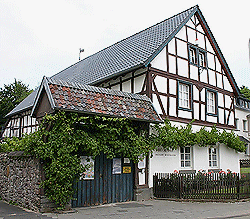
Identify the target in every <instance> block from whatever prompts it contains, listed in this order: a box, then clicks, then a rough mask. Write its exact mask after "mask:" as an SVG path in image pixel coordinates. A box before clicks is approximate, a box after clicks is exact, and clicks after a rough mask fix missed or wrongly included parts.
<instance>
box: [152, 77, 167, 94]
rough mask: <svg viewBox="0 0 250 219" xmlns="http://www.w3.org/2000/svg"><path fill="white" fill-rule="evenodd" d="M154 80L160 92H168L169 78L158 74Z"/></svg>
mask: <svg viewBox="0 0 250 219" xmlns="http://www.w3.org/2000/svg"><path fill="white" fill-rule="evenodd" d="M154 82H155V85H156V87H157V90H158V91H159V92H161V93H167V78H164V77H161V76H156V77H155V79H154Z"/></svg>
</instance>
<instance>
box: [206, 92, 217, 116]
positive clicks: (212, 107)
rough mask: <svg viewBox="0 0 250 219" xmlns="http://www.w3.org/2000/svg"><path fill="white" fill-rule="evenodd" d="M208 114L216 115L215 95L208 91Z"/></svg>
mask: <svg viewBox="0 0 250 219" xmlns="http://www.w3.org/2000/svg"><path fill="white" fill-rule="evenodd" d="M207 112H208V113H212V114H215V113H216V99H215V93H214V92H212V91H207Z"/></svg>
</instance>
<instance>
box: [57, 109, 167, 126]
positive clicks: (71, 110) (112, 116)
mask: <svg viewBox="0 0 250 219" xmlns="http://www.w3.org/2000/svg"><path fill="white" fill-rule="evenodd" d="M54 110H58V111H60V110H62V111H65V112H72V113H80V114H87V115H99V116H104V117H110V118H124V119H126V118H127V117H123V116H117V115H107V114H102V113H98V112H89V111H79V110H74V109H64V108H61V107H55V108H54ZM159 118H160V119H161V117H159ZM128 119H129V120H133V121H139V122H149V123H162V122H163V121H162V120H159V121H155V120H147V119H139V118H133V117H129V118H128Z"/></svg>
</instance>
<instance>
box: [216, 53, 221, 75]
mask: <svg viewBox="0 0 250 219" xmlns="http://www.w3.org/2000/svg"><path fill="white" fill-rule="evenodd" d="M215 64H216V71H218V72H221V64H220V62H219V59H218V58H217V56H216V57H215Z"/></svg>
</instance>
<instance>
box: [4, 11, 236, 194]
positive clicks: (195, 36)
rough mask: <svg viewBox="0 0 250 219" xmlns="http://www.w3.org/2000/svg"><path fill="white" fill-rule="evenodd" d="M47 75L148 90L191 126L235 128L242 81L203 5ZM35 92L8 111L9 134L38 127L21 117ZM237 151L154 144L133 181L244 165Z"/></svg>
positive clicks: (163, 111)
mask: <svg viewBox="0 0 250 219" xmlns="http://www.w3.org/2000/svg"><path fill="white" fill-rule="evenodd" d="M50 79H51V80H57V81H65V82H69V83H78V84H86V85H92V86H96V87H102V88H106V89H111V90H118V91H122V92H128V93H133V94H140V95H146V96H147V97H149V98H150V99H151V101H152V102H153V105H154V107H155V109H156V110H157V112H158V114H160V116H161V117H162V119H165V118H168V119H169V120H170V121H171V122H172V123H173V124H174V125H177V126H179V125H184V124H187V123H189V122H191V121H192V120H194V122H193V129H194V130H199V129H200V128H201V127H203V126H207V127H208V128H209V127H212V126H213V125H216V126H217V127H218V128H219V129H226V130H233V129H235V125H236V123H235V121H236V120H235V116H236V114H235V101H236V97H237V96H238V95H239V89H238V87H237V84H236V82H235V80H234V77H233V75H232V73H231V71H230V69H229V66H228V64H227V62H226V60H225V58H224V56H223V54H222V52H221V50H220V48H219V46H218V44H217V42H216V40H215V38H214V36H213V34H212V32H211V30H210V28H209V26H208V24H207V22H206V20H205V18H204V16H203V14H202V12H201V10H200V9H199V7H198V6H194V7H192V8H190V9H188V10H186V11H184V12H181V13H179V14H177V15H175V16H173V17H170V18H168V19H166V20H164V21H162V22H160V23H158V24H156V25H154V26H151V27H149V28H147V29H145V30H143V31H141V32H139V33H136V34H134V35H132V36H130V37H128V38H126V39H124V40H121V41H119V42H117V43H115V44H113V45H111V46H109V47H107V48H105V49H103V50H101V51H99V52H97V53H95V54H93V55H91V56H89V57H87V58H85V59H83V60H81V61H79V62H77V63H75V64H73V65H72V66H69V67H68V68H66V69H64V70H63V71H61V72H59V73H57V74H55V75H53V76H52V77H51V78H50ZM34 93H35V94H31V95H30V96H29V97H28V98H26V99H25V100H24V101H23V102H22V103H21V104H20V105H19V106H17V107H16V108H15V109H14V110H13V111H12V112H10V113H9V114H8V115H7V116H8V117H9V118H10V119H9V123H8V125H7V126H6V130H5V131H4V133H3V136H4V137H5V136H10V137H11V136H14V135H17V133H19V134H18V136H21V135H22V133H24V132H25V130H26V131H27V127H26V126H27V124H28V125H29V127H30V128H29V129H28V130H29V131H31V130H33V129H32V127H36V126H35V124H36V123H35V120H34V119H33V120H34V122H32V123H31V122H28V123H25V122H24V121H23V120H24V119H22V118H26V117H27V118H29V115H30V112H31V109H32V107H33V106H34V103H35V102H36V104H35V106H37V101H38V102H39V101H40V99H39V98H40V96H39V95H37V94H39V93H38V92H37V91H35V92H34ZM35 97H36V101H35ZM29 110H30V111H29ZM34 110H35V109H34V108H33V111H34ZM25 116H26V117H25ZM28 120H29V119H28ZM31 120H32V119H30V121H31ZM33 120H32V121H33ZM16 121H17V122H16ZM13 124H17V125H15V126H13ZM24 124H26V125H24ZM33 125H34V126H33ZM18 128H19V129H18ZM239 157H240V155H239V154H238V153H237V152H236V151H234V150H232V149H229V148H227V147H226V146H225V145H215V146H213V147H211V148H199V147H195V146H194V147H186V148H179V149H177V150H175V151H161V150H160V151H156V152H154V156H153V158H150V159H149V158H146V159H145V160H144V161H142V162H140V163H139V164H138V167H137V171H135V174H136V179H137V181H136V183H135V184H136V187H137V189H138V190H140V189H141V194H142V193H143V191H148V188H149V187H152V181H153V180H152V176H153V174H154V173H155V172H173V171H174V170H178V171H184V172H185V171H186V172H195V171H197V170H199V169H205V170H210V169H213V170H214V171H218V170H221V169H228V168H230V169H231V170H233V171H236V172H239ZM138 194H139V193H138ZM145 194H146V193H145ZM147 194H148V193H147Z"/></svg>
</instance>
